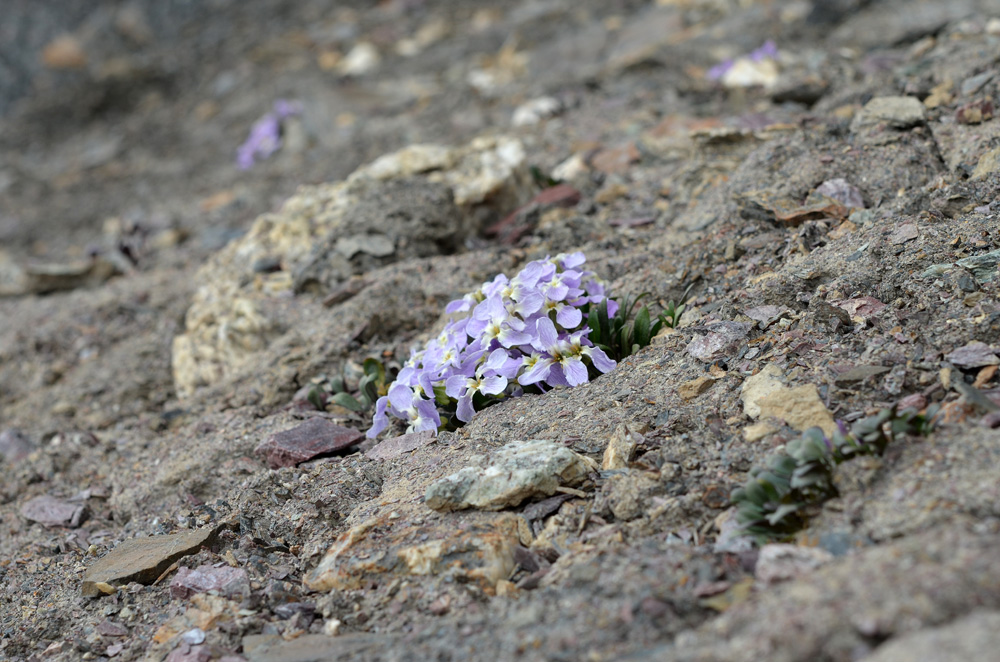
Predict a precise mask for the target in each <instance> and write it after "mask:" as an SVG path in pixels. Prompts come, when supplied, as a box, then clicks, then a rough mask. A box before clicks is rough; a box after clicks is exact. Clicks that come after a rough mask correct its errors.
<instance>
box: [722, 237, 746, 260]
mask: <svg viewBox="0 0 1000 662" xmlns="http://www.w3.org/2000/svg"><path fill="white" fill-rule="evenodd" d="M746 252H747V251H746V249H745V248H743V247H742V246H740V245H739V244H738V243H736V242H735V241H730V242H729V243H728V244H726V252H725V254H724V255H723V257H725V258H726V262H735V261H736V260H738V259H740V258H741V257H743V256H744V255H745V254H746Z"/></svg>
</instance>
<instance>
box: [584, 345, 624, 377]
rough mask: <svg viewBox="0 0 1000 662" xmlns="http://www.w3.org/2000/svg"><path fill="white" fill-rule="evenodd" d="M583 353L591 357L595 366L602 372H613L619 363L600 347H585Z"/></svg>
mask: <svg viewBox="0 0 1000 662" xmlns="http://www.w3.org/2000/svg"><path fill="white" fill-rule="evenodd" d="M583 353H584V354H586V355H587V356H589V357H590V360H591V361H593V363H594V367H595V368H597V369H598V370H600V371H601V372H611V371H612V370H614V369H615V367H616V366H617V365H618V364H617V363H615V360H614V359H612V358H609V357H608V355H607V354H605V353H604V350H603V349H601V348H600V347H585V348H584V349H583Z"/></svg>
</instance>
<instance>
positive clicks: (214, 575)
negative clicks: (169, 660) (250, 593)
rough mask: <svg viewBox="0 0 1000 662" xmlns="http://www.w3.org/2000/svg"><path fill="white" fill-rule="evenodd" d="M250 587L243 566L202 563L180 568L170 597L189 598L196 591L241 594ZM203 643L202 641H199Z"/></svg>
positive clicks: (171, 584)
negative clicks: (193, 567) (195, 566)
mask: <svg viewBox="0 0 1000 662" xmlns="http://www.w3.org/2000/svg"><path fill="white" fill-rule="evenodd" d="M244 587H246V588H248V589H249V587H250V579H249V577H248V576H247V571H246V570H244V569H243V568H230V567H228V566H220V567H215V566H212V565H202V566H198V567H197V568H195V569H193V570H192V569H190V568H178V569H177V574H176V575H174V578H173V579H172V580H171V581H170V597H172V598H181V599H185V598H189V597H191V596H192V595H194V594H195V593H207V592H209V591H216V592H218V593H219V594H220V595H223V596H231V595H239V594H241V593H242V592H243V588H244ZM197 643H201V642H197Z"/></svg>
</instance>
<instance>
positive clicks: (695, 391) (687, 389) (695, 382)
mask: <svg viewBox="0 0 1000 662" xmlns="http://www.w3.org/2000/svg"><path fill="white" fill-rule="evenodd" d="M715 382H716V380H715V378H714V377H709V376H708V375H702V376H701V377H697V378H695V379H692V380H691V381H688V382H684V383H683V384H681V385H680V386H678V387H677V394H678V395H680V396H681V397H682V398H684V399H685V400H692V399H694V398H696V397H698V396H699V395H701V394H702V393H704V392H705V391H707V390H708V389H710V388H712V384H714V383H715Z"/></svg>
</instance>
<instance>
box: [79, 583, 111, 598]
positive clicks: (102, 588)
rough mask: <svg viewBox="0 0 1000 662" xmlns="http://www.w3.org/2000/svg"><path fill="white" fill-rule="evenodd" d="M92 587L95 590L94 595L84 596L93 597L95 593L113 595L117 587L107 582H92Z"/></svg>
mask: <svg viewBox="0 0 1000 662" xmlns="http://www.w3.org/2000/svg"><path fill="white" fill-rule="evenodd" d="M94 589H95V591H96V593H95V594H94V595H92V596H85V597H94V596H96V595H114V594H115V593H117V592H118V589H117V588H115V587H114V586H112V585H111V584H109V583H107V582H96V583H95V584H94Z"/></svg>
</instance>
